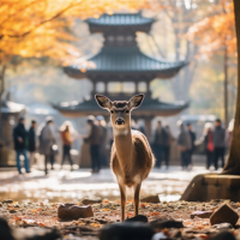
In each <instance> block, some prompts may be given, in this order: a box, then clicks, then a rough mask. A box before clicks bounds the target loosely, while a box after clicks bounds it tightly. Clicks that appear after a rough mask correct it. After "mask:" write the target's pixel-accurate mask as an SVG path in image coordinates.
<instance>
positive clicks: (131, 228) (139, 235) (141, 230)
mask: <svg viewBox="0 0 240 240" xmlns="http://www.w3.org/2000/svg"><path fill="white" fill-rule="evenodd" d="M154 233H155V232H154V230H153V229H152V228H151V227H150V226H149V225H148V224H142V223H138V222H122V223H114V224H109V225H107V226H105V227H104V228H103V229H102V231H101V233H100V240H114V239H118V240H127V239H133V240H134V239H137V240H151V239H152V237H153V235H154Z"/></svg>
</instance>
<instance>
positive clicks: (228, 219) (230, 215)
mask: <svg viewBox="0 0 240 240" xmlns="http://www.w3.org/2000/svg"><path fill="white" fill-rule="evenodd" d="M238 218H239V216H238V214H237V212H236V211H234V209H232V208H231V207H230V206H229V205H228V204H223V205H222V206H221V207H220V208H219V209H217V210H216V211H215V212H214V213H213V214H212V216H211V217H210V223H211V224H212V225H214V224H219V223H231V224H232V225H233V226H235V225H236V223H237V221H238Z"/></svg>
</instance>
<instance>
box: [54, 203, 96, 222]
mask: <svg viewBox="0 0 240 240" xmlns="http://www.w3.org/2000/svg"><path fill="white" fill-rule="evenodd" d="M58 217H59V218H60V219H62V220H74V219H79V218H88V217H93V212H92V208H91V205H87V206H78V205H75V204H72V203H66V204H61V205H60V206H59V207H58Z"/></svg>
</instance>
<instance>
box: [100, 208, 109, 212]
mask: <svg viewBox="0 0 240 240" xmlns="http://www.w3.org/2000/svg"><path fill="white" fill-rule="evenodd" d="M102 211H103V212H109V211H110V208H103V209H102Z"/></svg>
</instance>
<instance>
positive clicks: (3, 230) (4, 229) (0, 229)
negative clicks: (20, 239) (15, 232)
mask: <svg viewBox="0 0 240 240" xmlns="http://www.w3.org/2000/svg"><path fill="white" fill-rule="evenodd" d="M0 239H6V240H14V238H13V236H12V230H11V228H10V227H9V226H8V223H7V221H6V220H5V219H3V218H0Z"/></svg>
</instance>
